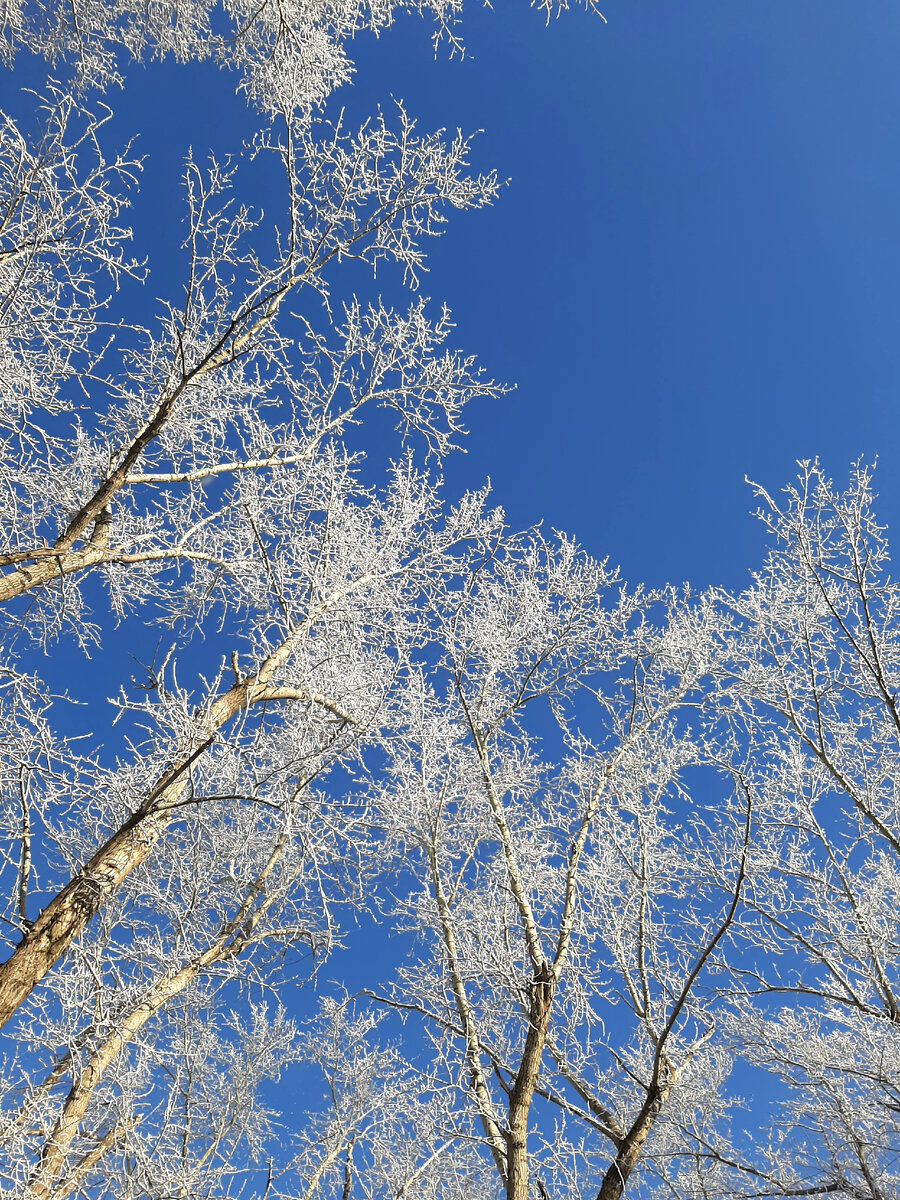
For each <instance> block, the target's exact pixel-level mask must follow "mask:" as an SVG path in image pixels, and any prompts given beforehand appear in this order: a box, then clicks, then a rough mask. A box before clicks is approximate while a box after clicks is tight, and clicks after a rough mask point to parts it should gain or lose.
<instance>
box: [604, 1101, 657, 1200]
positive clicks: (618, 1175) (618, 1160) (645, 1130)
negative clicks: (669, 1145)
mask: <svg viewBox="0 0 900 1200" xmlns="http://www.w3.org/2000/svg"><path fill="white" fill-rule="evenodd" d="M666 1094H667V1089H665V1088H660V1087H657V1086H652V1087H650V1088H649V1089H648V1091H647V1098H646V1100H645V1101H644V1103H643V1105H642V1106H641V1111H640V1112H639V1113H638V1115H637V1118H636V1119H635V1121H634V1122H633V1123H632V1126H631V1128H630V1129H629V1130H628V1133H627V1134H626V1135H625V1140H624V1141H623V1143H622V1146H621V1148H620V1149H619V1152H618V1154H617V1155H616V1157H615V1158H614V1159H613V1162H612V1165H611V1166H610V1168H609V1170H608V1171H607V1172H606V1174H605V1175H604V1177H603V1183H602V1184H601V1185H600V1191H599V1192H598V1193H597V1200H620V1197H621V1195H622V1193H623V1192H624V1191H625V1185H626V1184H627V1183H628V1179H629V1176H630V1175H631V1172H632V1171H633V1170H634V1167H635V1164H636V1163H637V1161H638V1159H639V1158H640V1156H641V1151H642V1150H643V1148H644V1143H645V1142H646V1140H647V1138H648V1137H649V1136H650V1132H651V1130H652V1129H653V1126H654V1124H655V1122H656V1118H657V1117H658V1116H659V1114H660V1110H661V1109H662V1106H663V1101H664V1100H665V1098H666Z"/></svg>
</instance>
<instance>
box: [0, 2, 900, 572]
mask: <svg viewBox="0 0 900 1200" xmlns="http://www.w3.org/2000/svg"><path fill="white" fill-rule="evenodd" d="M604 11H605V14H606V16H607V18H608V22H609V23H608V24H606V25H604V24H603V23H602V22H601V21H600V20H599V19H598V18H596V17H593V16H590V15H587V14H585V13H584V12H580V11H577V12H571V13H568V14H564V15H563V17H562V19H560V20H559V21H555V22H553V23H551V25H550V28H549V29H548V28H545V27H544V23H543V20H542V18H541V16H540V14H539V13H537V12H533V11H529V10H528V9H527V8H526V7H525V5H524V4H523V3H520V2H517V0H503V2H502V3H499V4H498V5H497V7H496V10H493V11H492V10H488V9H482V8H478V7H475V6H473V7H472V8H470V10H469V11H468V13H467V14H466V17H465V22H464V29H465V36H466V40H467V43H468V46H469V49H470V51H471V57H470V58H467V59H466V60H464V61H462V62H460V61H454V62H448V61H446V60H445V59H439V60H438V61H437V62H434V61H432V58H431V53H430V48H429V38H430V32H431V30H430V26H429V25H428V24H427V22H424V21H419V20H418V19H416V18H409V19H404V20H403V21H401V22H399V23H398V25H397V26H396V27H395V28H394V29H393V30H391V31H389V32H388V33H387V34H385V35H384V36H383V37H382V38H381V39H380V40H378V41H375V40H374V39H372V38H369V37H366V38H361V39H359V41H358V42H357V43H356V44H355V46H354V47H353V53H354V56H355V57H356V59H357V61H358V63H359V71H358V74H357V80H356V83H355V84H354V85H353V86H352V87H350V88H345V89H343V91H342V92H341V93H339V94H338V96H337V98H336V102H337V104H346V105H347V107H348V109H349V112H350V114H351V116H352V117H353V118H354V119H356V118H360V119H361V118H362V117H364V116H365V115H367V114H368V113H370V112H371V111H372V110H373V108H374V107H375V105H376V104H377V103H378V102H388V101H389V98H390V96H391V95H394V96H397V97H401V98H403V99H404V100H405V101H406V103H407V105H408V107H409V109H410V111H411V112H412V113H414V114H415V115H416V116H418V117H419V119H420V122H421V124H422V125H423V126H424V127H430V126H435V125H446V126H450V127H451V128H452V127H456V126H457V125H459V126H461V127H462V128H463V129H464V130H472V129H476V128H483V129H484V131H485V132H484V134H483V136H482V137H481V138H480V139H479V143H478V149H477V158H478V162H479V164H480V165H483V166H496V167H497V168H498V169H499V171H500V173H501V175H502V176H503V177H508V178H509V179H510V181H511V182H510V186H509V187H508V188H507V189H505V190H504V192H503V193H502V195H501V198H500V200H499V202H498V203H497V205H496V206H495V207H494V208H493V209H492V210H490V211H488V212H486V213H479V214H471V215H469V214H466V215H463V216H462V217H459V216H456V217H455V219H453V220H452V221H451V224H450V226H449V232H448V234H447V236H446V238H445V239H444V240H443V242H441V243H439V244H437V245H435V246H433V247H432V256H431V263H432V272H431V274H430V276H428V277H427V278H426V280H425V288H424V290H425V291H426V293H427V294H429V295H432V296H433V297H434V298H435V299H436V300H442V299H446V300H447V301H448V302H449V303H450V305H451V306H452V308H453V310H454V313H455V316H456V319H457V322H458V340H459V342H460V344H462V345H464V346H465V347H467V348H470V349H471V350H473V351H476V352H477V353H478V354H479V356H480V358H481V359H482V361H483V362H484V364H485V366H486V367H487V368H488V369H489V371H490V372H491V373H492V374H494V375H495V376H498V377H502V378H505V379H507V380H510V381H513V382H515V383H517V384H518V390H517V391H516V392H515V393H514V394H513V395H512V396H510V397H509V398H508V399H506V400H505V401H502V402H500V403H496V404H491V405H483V406H480V407H477V408H473V409H472V410H471V411H470V416H469V424H470V428H471V430H472V436H471V438H470V441H469V454H468V456H467V457H466V458H465V459H463V458H458V459H456V460H455V461H454V462H453V463H452V464H451V466H450V468H449V469H448V483H449V485H450V487H451V489H452V490H453V491H458V490H460V489H461V488H463V487H465V486H474V485H477V484H478V483H479V482H480V481H481V480H483V478H484V477H485V476H486V475H490V476H491V478H492V480H493V482H494V486H495V490H496V497H497V499H498V501H500V502H501V503H502V504H504V506H505V507H506V508H507V509H508V511H509V514H510V519H511V521H512V523H513V524H514V525H518V526H521V525H524V524H527V523H530V522H532V521H535V520H539V519H541V518H543V519H545V520H546V521H547V522H548V523H549V524H551V525H553V526H555V527H557V528H562V529H566V530H568V531H571V532H572V533H574V534H576V535H577V536H578V538H579V539H580V540H581V541H582V542H583V544H584V545H585V546H586V547H587V548H588V549H590V550H591V551H593V552H594V553H597V554H601V555H606V554H609V555H610V556H611V557H612V559H613V560H615V561H617V562H619V563H621V565H622V566H623V568H624V570H625V573H626V575H627V576H629V577H630V578H632V579H635V580H636V579H639V578H640V579H647V580H649V581H651V582H654V583H658V582H662V581H664V580H673V581H680V580H683V579H690V580H692V581H693V582H695V583H697V584H700V585H702V584H705V583H708V582H713V581H722V582H726V583H730V584H737V583H739V582H740V581H741V580H742V579H743V578H744V572H745V571H746V569H747V568H748V567H750V566H751V565H752V564H753V562H754V561H755V560H756V559H757V558H758V555H759V550H760V534H759V532H758V530H757V528H756V527H755V525H754V523H753V522H752V521H751V520H750V519H749V518H748V517H747V515H746V514H747V511H748V509H749V508H750V506H751V497H750V495H749V492H748V490H747V489H746V487H745V485H744V484H743V482H742V481H743V477H744V475H745V473H746V474H749V475H751V476H753V477H755V478H757V479H759V480H760V481H761V482H764V483H765V484H766V485H767V486H769V487H770V488H777V487H779V486H780V485H781V484H782V483H784V482H785V481H786V480H787V479H788V477H789V476H790V475H791V472H792V464H793V462H794V460H795V459H796V458H798V457H804V456H813V455H816V454H818V455H821V456H822V458H823V459H824V460H825V462H826V465H827V467H828V469H829V470H831V471H832V472H833V473H834V474H835V475H837V476H841V475H843V474H844V473H845V471H846V468H847V465H848V463H849V462H850V460H851V459H852V458H854V457H855V456H857V455H859V454H863V455H865V456H867V457H871V456H874V455H875V454H879V455H880V456H881V461H882V467H881V472H880V480H879V485H880V488H881V491H882V494H883V501H882V505H881V511H882V513H883V514H884V516H885V517H886V518H888V519H891V518H892V517H894V516H895V515H896V514H898V513H900V479H898V465H900V460H898V451H900V441H898V435H897V429H898V421H897V415H896V414H897V407H898V395H900V339H898V336H897V334H898V326H900V269H898V268H900V76H898V62H900V6H898V5H897V4H896V2H888V0H867V2H866V3H864V4H856V5H852V6H850V5H848V4H846V3H840V4H839V3H837V2H836V0H820V2H816V3H814V2H813V0H762V2H759V3H756V4H753V5H747V4H738V3H736V2H735V0H727V2H723V0H679V2H678V3H672V2H671V0H669V2H666V3H663V2H662V0H645V2H644V3H639V2H638V0H610V2H609V4H608V5H607V6H606V7H605V10H604ZM26 74H27V73H26ZM22 82H23V75H22V73H21V72H20V73H19V74H18V77H17V76H16V75H13V76H12V77H10V76H9V75H7V76H6V77H5V80H4V81H3V84H2V86H3V87H4V88H8V87H9V85H10V83H13V84H14V85H16V84H21V83H22ZM230 89H231V84H230V82H229V80H228V79H227V78H225V77H223V76H221V75H219V74H217V73H216V72H214V71H213V69H212V68H203V67H191V68H188V69H185V68H177V67H175V66H171V65H170V66H164V67H158V66H157V67H153V68H150V69H147V70H145V71H141V70H136V71H135V72H133V74H132V75H131V77H130V78H129V84H128V88H127V90H126V93H125V95H124V97H123V99H122V102H121V107H122V115H121V120H120V124H119V128H120V130H121V134H122V136H123V137H124V136H125V135H126V134H127V133H129V132H131V131H133V129H134V128H140V129H141V131H142V132H141V146H142V148H143V150H144V152H146V153H148V154H149V156H150V158H149V161H148V168H147V172H146V175H145V181H144V190H143V195H142V197H141V200H140V203H139V204H138V206H137V209H136V212H135V222H136V228H137V230H138V233H139V237H140V240H142V241H146V240H147V239H148V237H149V239H150V242H151V243H153V242H154V239H155V245H156V249H157V253H156V255H154V257H153V259H152V261H153V262H154V263H155V265H156V268H157V269H156V271H155V274H154V276H153V278H152V280H151V283H150V288H149V291H150V292H152V294H153V295H154V296H156V295H166V294H171V293H172V291H173V290H174V287H175V285H176V282H177V279H178V275H177V274H174V275H172V276H171V278H167V275H166V270H165V266H164V264H165V260H166V256H167V254H168V249H167V248H168V247H169V246H170V245H171V244H172V240H173V239H174V238H175V237H176V236H177V234H178V226H177V221H178V217H179V215H180V194H179V192H178V190H177V189H176V187H175V180H176V178H177V172H178V162H179V160H180V159H181V157H182V156H183V154H184V152H185V150H186V148H187V145H188V144H193V146H194V148H195V150H196V151H197V153H198V154H202V153H203V151H204V150H205V148H206V147H207V146H208V145H216V146H218V147H220V148H223V149H224V148H227V147H233V145H234V143H235V138H236V135H237V134H239V133H240V132H241V131H242V129H243V130H246V131H249V130H250V129H252V127H253V123H254V122H253V118H252V117H251V115H250V114H247V113H246V112H245V111H244V110H243V107H242V104H241V102H240V101H237V100H236V101H234V103H233V104H229V103H228V101H227V93H228V92H229V91H230ZM335 107H336V106H335ZM894 524H897V522H894Z"/></svg>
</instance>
